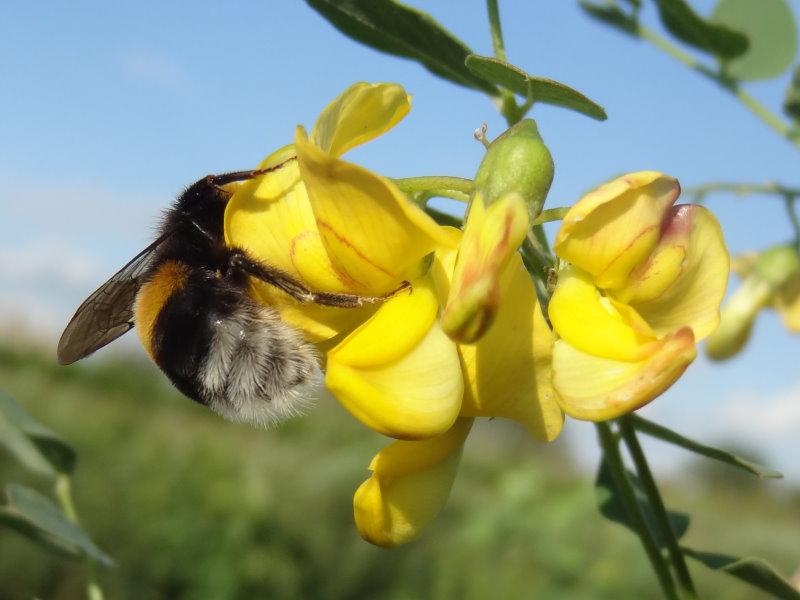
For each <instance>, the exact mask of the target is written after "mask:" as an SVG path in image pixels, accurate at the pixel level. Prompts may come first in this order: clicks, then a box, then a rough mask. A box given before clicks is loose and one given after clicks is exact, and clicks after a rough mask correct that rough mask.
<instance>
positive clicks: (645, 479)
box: [617, 415, 697, 598]
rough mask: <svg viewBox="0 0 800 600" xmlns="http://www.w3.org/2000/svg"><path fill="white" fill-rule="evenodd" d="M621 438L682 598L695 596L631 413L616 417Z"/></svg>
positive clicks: (690, 578) (695, 593) (681, 553)
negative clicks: (667, 554)
mask: <svg viewBox="0 0 800 600" xmlns="http://www.w3.org/2000/svg"><path fill="white" fill-rule="evenodd" d="M617 423H618V424H619V429H620V432H621V433H622V439H623V440H625V445H626V446H627V447H628V452H630V455H631V458H632V459H633V464H634V465H635V466H636V472H637V473H638V475H639V480H640V481H641V483H642V487H643V489H644V492H645V494H646V495H647V499H648V501H649V503H650V506H651V507H652V509H653V513H654V514H655V517H656V523H657V525H658V528H659V529H660V530H661V535H662V538H663V539H664V540H665V542H666V545H667V552H668V553H669V557H670V560H671V561H672V566H673V567H674V568H675V573H676V574H677V579H678V586H679V587H680V590H681V592H682V593H683V597H684V598H696V597H697V592H696V591H695V588H694V583H693V582H692V576H691V574H690V573H689V568H688V567H687V566H686V561H685V560H684V557H683V552H682V551H681V549H680V546H679V545H678V539H677V538H676V537H675V532H674V530H673V529H672V525H671V524H670V522H669V516H668V515H667V508H666V507H665V506H664V500H663V499H662V498H661V494H660V493H659V491H658V486H657V485H656V481H655V479H654V478H653V474H652V472H651V471H650V466H649V465H648V464H647V458H646V457H645V455H644V451H643V450H642V447H641V445H640V444H639V439H638V438H637V437H636V430H635V429H634V426H633V423H632V419H631V416H630V415H625V416H624V417H621V418H620V419H618V420H617Z"/></svg>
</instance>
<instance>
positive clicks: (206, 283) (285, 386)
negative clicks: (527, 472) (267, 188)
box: [58, 157, 409, 424]
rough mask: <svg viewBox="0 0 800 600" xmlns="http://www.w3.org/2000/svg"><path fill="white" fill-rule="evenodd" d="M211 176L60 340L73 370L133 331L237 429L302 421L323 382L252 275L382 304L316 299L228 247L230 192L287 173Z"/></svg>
mask: <svg viewBox="0 0 800 600" xmlns="http://www.w3.org/2000/svg"><path fill="white" fill-rule="evenodd" d="M293 160H295V158H294V157H290V158H288V159H287V160H285V161H283V162H282V163H280V164H278V165H276V166H273V167H271V168H267V169H257V170H251V171H238V172H234V173H225V174H222V175H209V176H207V177H204V178H202V179H200V180H199V181H197V182H195V183H194V184H192V185H191V186H189V187H188V188H187V189H186V191H184V192H183V193H182V194H181V195H180V196H179V197H178V199H177V201H176V202H175V203H174V204H173V206H172V207H171V208H170V209H169V210H168V211H167V213H166V215H165V218H164V220H163V223H162V225H161V228H160V230H159V234H158V236H157V237H156V240H155V241H154V242H153V243H152V244H150V245H149V246H148V247H147V248H145V249H144V250H142V252H140V253H139V254H138V255H136V256H135V257H134V258H133V259H132V260H131V261H130V262H129V263H128V264H127V265H125V266H124V267H123V268H122V269H121V270H120V271H118V272H117V273H116V274H114V275H113V276H112V277H111V278H110V279H109V280H108V281H106V282H105V283H104V284H103V285H101V286H100V287H99V288H98V289H97V290H96V291H95V292H94V293H92V294H91V295H90V296H89V297H88V298H87V299H86V300H85V301H84V302H83V304H81V305H80V307H78V310H77V311H76V313H75V315H74V316H73V317H72V320H70V322H69V324H68V325H67V327H66V329H65V330H64V333H63V334H62V336H61V339H60V341H59V343H58V360H59V362H60V363H61V364H63V365H67V364H71V363H73V362H75V361H77V360H80V359H82V358H84V357H86V356H88V355H90V354H92V353H93V352H94V351H96V350H98V349H100V348H102V347H103V346H105V345H106V344H108V343H110V342H112V341H114V340H115V339H117V338H118V337H120V336H121V335H123V334H124V333H126V332H127V331H129V330H130V329H131V328H133V327H134V325H135V326H136V328H137V331H138V333H139V338H140V339H141V341H142V345H143V346H144V348H145V350H146V351H147V353H148V354H149V355H150V357H151V358H152V359H153V361H154V362H155V363H156V364H157V365H158V366H159V367H160V368H161V370H162V371H163V372H164V373H165V374H166V375H167V377H169V379H170V380H171V381H172V383H173V384H174V385H175V387H177V388H178V389H179V390H180V391H181V392H182V393H183V394H185V395H186V396H188V397H189V398H191V399H192V400H195V401H196V402H199V403H200V404H204V405H206V406H208V407H209V408H211V409H212V410H214V411H216V412H217V413H219V414H221V415H222V416H224V417H226V418H228V419H231V420H233V421H246V422H250V423H255V424H267V423H271V422H274V421H277V420H280V419H281V418H285V417H287V416H291V415H293V414H296V413H297V412H298V411H299V410H300V409H301V408H302V406H303V404H304V403H305V402H306V401H307V398H308V396H309V395H310V394H311V393H313V391H314V390H315V388H316V387H318V386H320V385H321V383H322V381H321V379H322V378H321V376H320V372H319V367H318V365H317V359H316V355H315V352H314V350H313V349H312V346H311V345H310V344H308V343H307V342H306V341H305V340H304V339H303V337H302V335H301V334H300V333H299V332H298V331H296V330H295V329H294V328H293V327H292V326H290V325H289V324H287V323H285V322H284V321H282V320H281V318H280V316H279V315H278V312H277V311H276V310H274V309H273V308H271V307H269V306H266V305H264V304H261V303H259V302H256V301H255V300H254V299H253V298H252V297H251V292H250V282H251V278H252V279H255V280H259V281H262V282H264V283H266V284H268V285H270V286H274V287H275V288H277V289H280V290H282V291H283V292H286V293H287V294H289V295H290V296H291V297H292V298H294V299H295V300H297V301H298V302H302V303H316V304H320V305H323V306H335V307H342V308H355V307H359V306H363V305H364V304H368V303H375V302H380V301H382V300H384V299H386V298H388V297H390V296H392V295H394V294H395V293H397V292H398V291H400V290H402V289H406V288H408V287H409V284H408V283H405V282H404V283H403V284H401V285H400V286H399V287H398V288H397V289H396V290H394V291H392V292H390V293H389V294H386V295H384V296H359V295H355V294H346V293H332V292H314V291H311V290H309V289H307V288H306V287H305V286H304V285H303V284H302V283H301V282H300V281H298V280H297V279H295V278H294V277H292V276H290V275H288V274H287V273H285V272H283V271H281V270H280V269H276V268H274V267H272V266H270V265H267V264H264V263H263V262H260V261H258V260H255V259H253V258H252V257H250V256H249V255H248V254H247V253H246V252H245V251H244V250H242V249H240V248H237V247H231V246H228V245H226V243H225V239H224V235H223V217H224V213H225V208H226V206H227V204H228V200H229V199H230V197H231V195H232V193H231V191H230V190H228V189H226V188H225V186H226V185H227V184H232V183H235V182H239V181H245V180H248V179H253V178H255V177H258V176H261V175H264V174H266V173H269V172H271V171H276V170H278V169H281V168H282V167H283V166H284V165H286V163H288V162H290V161H293Z"/></svg>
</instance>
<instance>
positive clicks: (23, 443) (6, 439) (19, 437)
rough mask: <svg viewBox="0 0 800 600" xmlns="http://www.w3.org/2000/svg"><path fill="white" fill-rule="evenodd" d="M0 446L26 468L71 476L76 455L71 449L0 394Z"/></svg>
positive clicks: (18, 406) (6, 396)
mask: <svg viewBox="0 0 800 600" xmlns="http://www.w3.org/2000/svg"><path fill="white" fill-rule="evenodd" d="M0 444H2V445H3V446H5V447H6V449H8V450H9V451H10V452H11V454H13V455H14V456H15V457H16V458H17V459H18V460H19V461H20V462H21V463H23V464H24V465H25V466H26V467H28V468H30V469H31V470H32V471H34V472H37V473H40V474H43V475H53V474H54V471H57V472H60V473H71V472H72V470H73V469H74V468H75V461H76V455H75V450H73V448H72V446H70V445H69V444H67V442H65V441H64V440H62V439H61V438H60V437H58V435H56V434H55V433H53V432H52V431H50V430H49V429H48V428H47V427H45V426H44V425H42V424H41V423H39V421H37V420H36V419H34V418H33V417H32V416H30V415H29V414H28V413H27V412H26V411H25V409H24V408H22V406H20V405H19V404H17V403H16V402H15V401H14V400H13V399H12V398H11V397H10V396H8V395H7V394H4V393H2V392H0ZM37 455H38V456H37Z"/></svg>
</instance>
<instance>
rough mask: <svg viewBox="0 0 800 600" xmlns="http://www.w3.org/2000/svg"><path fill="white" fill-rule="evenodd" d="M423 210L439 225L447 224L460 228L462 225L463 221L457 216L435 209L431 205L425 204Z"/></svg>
mask: <svg viewBox="0 0 800 600" xmlns="http://www.w3.org/2000/svg"><path fill="white" fill-rule="evenodd" d="M425 212H426V213H428V216H430V217H431V218H432V219H433V220H434V221H436V222H437V223H438V224H439V225H447V226H449V227H455V228H456V229H461V228H462V227H463V226H464V221H463V220H461V219H460V218H459V217H456V216H455V215H451V214H448V213H446V212H443V211H441V210H437V209H435V208H433V207H432V206H426V207H425Z"/></svg>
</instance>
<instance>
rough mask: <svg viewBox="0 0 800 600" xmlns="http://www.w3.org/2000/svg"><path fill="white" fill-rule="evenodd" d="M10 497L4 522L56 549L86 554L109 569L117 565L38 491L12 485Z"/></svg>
mask: <svg viewBox="0 0 800 600" xmlns="http://www.w3.org/2000/svg"><path fill="white" fill-rule="evenodd" d="M6 496H7V497H8V504H7V505H6V506H4V507H2V509H0V522H2V523H5V524H6V525H9V526H10V527H13V528H14V529H16V530H17V531H18V532H19V533H22V534H23V535H26V536H27V537H30V538H32V539H34V540H36V541H38V542H40V543H43V544H44V545H46V546H48V547H50V548H52V549H56V550H61V551H64V552H68V553H70V554H75V555H80V554H86V555H88V556H90V557H92V558H93V559H95V560H96V561H98V562H99V563H102V564H104V565H106V566H111V565H112V564H113V561H112V560H111V558H110V557H109V556H108V555H107V554H106V553H105V552H103V551H102V550H101V549H100V548H98V547H97V546H96V545H95V543H94V542H93V541H92V540H91V539H90V538H89V536H88V535H87V534H86V532H85V531H84V530H83V529H81V527H80V526H79V525H78V524H77V523H74V522H73V521H70V520H69V519H68V518H67V516H66V515H65V514H64V513H63V512H62V511H61V509H60V508H58V506H56V505H55V504H54V503H53V502H52V501H51V500H50V499H48V498H46V497H45V496H42V495H41V494H40V493H39V492H37V491H36V490H32V489H30V488H27V487H25V486H22V485H19V484H16V483H11V484H9V485H7V486H6Z"/></svg>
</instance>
